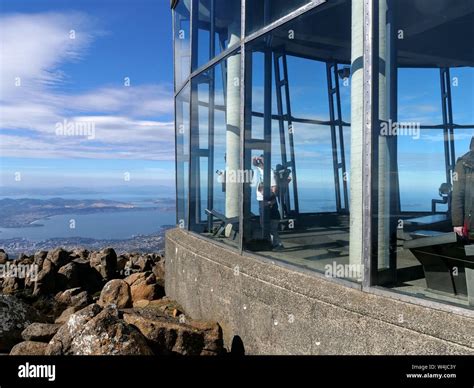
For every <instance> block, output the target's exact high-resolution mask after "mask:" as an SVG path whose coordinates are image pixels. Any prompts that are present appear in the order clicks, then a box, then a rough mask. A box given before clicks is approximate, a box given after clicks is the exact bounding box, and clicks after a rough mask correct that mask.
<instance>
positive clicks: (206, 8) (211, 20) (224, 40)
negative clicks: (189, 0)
mask: <svg viewBox="0 0 474 388" xmlns="http://www.w3.org/2000/svg"><path fill="white" fill-rule="evenodd" d="M240 1H241V0H226V1H220V0H195V4H196V7H197V16H196V17H197V19H198V23H197V25H196V28H197V33H196V36H197V39H196V41H195V44H196V46H197V50H196V51H195V52H196V53H197V58H196V59H194V62H193V70H195V69H196V68H199V67H200V66H202V65H204V64H206V63H207V62H209V60H210V59H212V58H214V57H215V56H216V55H219V54H220V53H221V52H223V51H225V50H226V49H227V48H228V47H229V46H231V45H234V44H236V43H238V42H239V41H240V31H241V27H240Z"/></svg>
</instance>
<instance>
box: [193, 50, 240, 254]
mask: <svg viewBox="0 0 474 388" xmlns="http://www.w3.org/2000/svg"><path fill="white" fill-rule="evenodd" d="M191 150H192V154H191V187H190V189H191V192H190V195H191V197H190V198H191V202H190V203H191V206H190V209H191V213H190V229H191V230H193V231H195V232H199V233H203V234H205V235H206V236H208V237H212V238H216V239H219V240H221V241H223V242H225V243H229V244H231V245H234V246H238V243H239V239H238V238H237V236H238V234H237V233H238V227H239V197H240V184H241V182H240V180H239V179H238V178H239V177H238V175H239V174H238V173H239V171H240V54H239V53H238V52H237V53H234V54H231V55H230V56H228V57H226V58H225V59H224V60H222V61H220V62H218V63H217V64H216V65H214V66H212V67H211V68H209V69H208V70H206V71H204V72H203V73H201V74H199V75H198V76H196V77H194V78H193V80H192V121H191Z"/></svg>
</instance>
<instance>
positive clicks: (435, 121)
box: [171, 0, 474, 310]
mask: <svg viewBox="0 0 474 388" xmlns="http://www.w3.org/2000/svg"><path fill="white" fill-rule="evenodd" d="M171 7H172V9H173V34H174V71H175V85H174V86H175V112H176V113H175V114H176V117H175V122H176V127H175V130H176V132H175V136H176V193H177V194H176V206H177V227H178V228H179V229H181V230H182V231H183V232H184V233H186V234H188V235H192V236H194V237H196V238H199V239H201V240H205V241H208V242H210V243H212V244H214V245H215V246H219V247H220V248H222V247H223V248H225V249H227V250H229V251H232V252H234V253H235V254H237V255H240V256H244V257H251V258H254V259H255V260H265V261H266V262H268V263H273V265H282V263H283V265H286V266H288V265H289V266H290V268H293V269H294V270H295V271H299V270H303V271H304V272H305V273H307V274H310V276H311V273H320V274H324V275H325V276H326V277H327V278H328V280H329V281H333V279H334V278H337V279H343V280H344V282H345V283H346V284H349V283H350V284H352V285H351V286H350V287H356V288H357V287H358V288H359V289H361V290H364V291H367V292H369V293H370V292H371V291H372V290H379V289H384V290H385V291H387V290H389V291H388V292H390V293H393V294H404V295H405V296H406V297H407V298H409V299H410V298H412V299H413V301H414V303H417V302H416V300H424V301H425V302H428V303H430V302H436V303H442V304H445V305H450V306H454V307H455V308H457V309H466V310H470V309H474V245H473V244H474V237H473V236H474V234H473V229H472V225H473V221H472V220H473V218H474V215H473V214H472V213H471V212H472V210H473V207H474V187H473V185H474V142H473V140H472V139H473V137H474V2H473V1H471V0H352V1H351V0H326V1H324V0H177V1H176V0H175V1H172V2H171ZM471 192H472V194H471ZM409 299H408V300H409Z"/></svg>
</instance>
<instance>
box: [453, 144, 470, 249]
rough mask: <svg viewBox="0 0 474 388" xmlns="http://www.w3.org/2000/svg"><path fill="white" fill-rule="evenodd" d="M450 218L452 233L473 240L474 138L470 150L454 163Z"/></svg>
mask: <svg viewBox="0 0 474 388" xmlns="http://www.w3.org/2000/svg"><path fill="white" fill-rule="evenodd" d="M454 171H455V175H454V178H453V183H454V184H453V196H452V202H451V206H452V210H451V218H452V222H453V229H454V231H455V232H456V233H457V234H458V235H459V236H461V237H464V238H468V239H470V240H474V214H473V213H474V136H473V137H472V139H471V146H470V150H469V152H468V153H467V154H465V155H464V156H462V157H460V158H459V159H458V161H457V162H456V167H455V169H454Z"/></svg>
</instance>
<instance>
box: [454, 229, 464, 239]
mask: <svg viewBox="0 0 474 388" xmlns="http://www.w3.org/2000/svg"><path fill="white" fill-rule="evenodd" d="M453 230H454V232H455V233H456V234H457V235H458V236H460V237H464V227H463V226H455V227H454V228H453Z"/></svg>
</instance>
